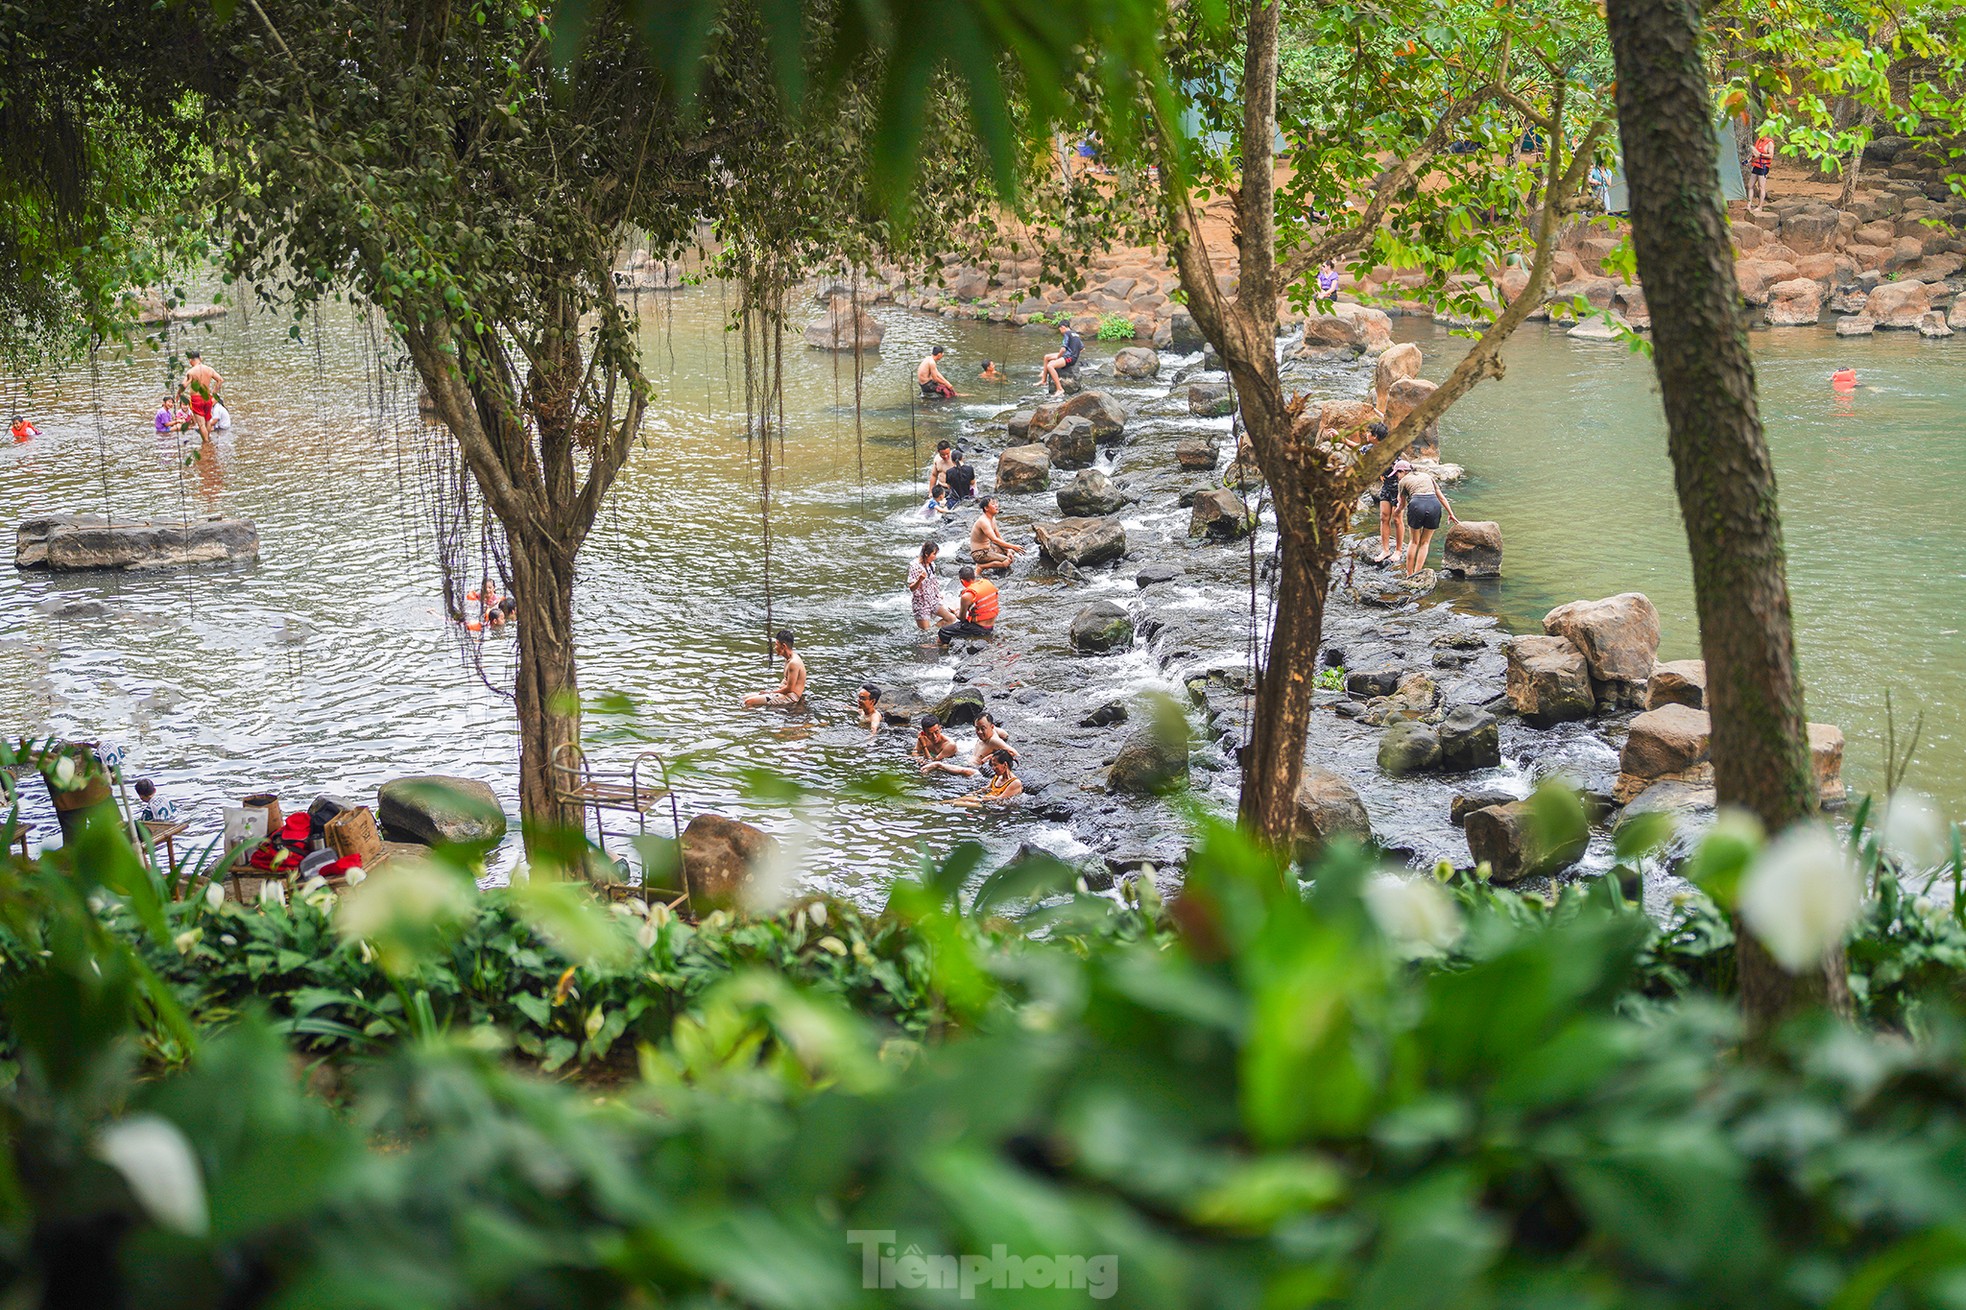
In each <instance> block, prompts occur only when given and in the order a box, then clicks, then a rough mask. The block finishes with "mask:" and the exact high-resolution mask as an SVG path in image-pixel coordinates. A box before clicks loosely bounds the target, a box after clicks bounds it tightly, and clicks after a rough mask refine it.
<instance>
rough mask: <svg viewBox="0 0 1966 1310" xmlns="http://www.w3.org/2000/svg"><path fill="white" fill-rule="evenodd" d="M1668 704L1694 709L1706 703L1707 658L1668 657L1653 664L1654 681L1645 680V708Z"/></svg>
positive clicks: (1656, 707)
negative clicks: (1680, 658) (1683, 658)
mask: <svg viewBox="0 0 1966 1310" xmlns="http://www.w3.org/2000/svg"><path fill="white" fill-rule="evenodd" d="M1667 705H1684V706H1686V707H1687V708H1689V709H1695V710H1703V709H1705V708H1706V707H1707V662H1706V661H1705V660H1668V661H1667V662H1666V663H1664V664H1660V665H1658V666H1656V667H1655V668H1653V670H1652V678H1651V681H1649V682H1647V683H1646V684H1645V708H1646V709H1648V710H1656V709H1660V708H1663V707H1664V706H1667Z"/></svg>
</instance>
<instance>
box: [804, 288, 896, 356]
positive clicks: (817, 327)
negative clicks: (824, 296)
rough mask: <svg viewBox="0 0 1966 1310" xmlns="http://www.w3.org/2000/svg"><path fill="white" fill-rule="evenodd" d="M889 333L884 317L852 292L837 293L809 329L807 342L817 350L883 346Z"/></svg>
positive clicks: (861, 348) (806, 332)
mask: <svg viewBox="0 0 1966 1310" xmlns="http://www.w3.org/2000/svg"><path fill="white" fill-rule="evenodd" d="M886 335H887V329H886V328H885V327H883V326H881V322H880V320H879V319H877V318H875V317H874V316H873V315H872V314H869V313H868V312H867V310H866V308H865V307H864V306H861V305H856V304H854V303H853V300H852V298H851V297H848V296H834V297H833V298H832V300H831V301H829V302H828V303H827V306H826V312H825V313H824V314H822V315H821V316H820V318H819V320H818V321H817V322H815V323H811V324H809V325H807V327H806V330H805V338H806V345H807V346H809V347H811V348H812V349H814V350H847V351H851V350H854V349H855V348H856V347H857V348H858V349H860V350H862V351H869V350H879V349H880V348H881V338H882V337H885V336H886Z"/></svg>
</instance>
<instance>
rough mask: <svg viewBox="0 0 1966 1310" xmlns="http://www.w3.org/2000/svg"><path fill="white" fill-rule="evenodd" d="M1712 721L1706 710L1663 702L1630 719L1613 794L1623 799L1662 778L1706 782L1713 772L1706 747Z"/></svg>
mask: <svg viewBox="0 0 1966 1310" xmlns="http://www.w3.org/2000/svg"><path fill="white" fill-rule="evenodd" d="M1712 734H1713V723H1712V721H1711V720H1710V719H1709V718H1708V717H1707V712H1706V711H1705V710H1696V709H1692V708H1690V707H1688V706H1685V705H1662V706H1660V707H1659V708H1658V709H1656V710H1647V711H1645V713H1643V714H1641V715H1639V716H1638V717H1637V718H1635V719H1633V720H1632V721H1631V729H1630V731H1629V732H1627V734H1626V736H1625V745H1624V749H1623V750H1622V751H1621V752H1619V755H1618V782H1617V785H1616V786H1615V787H1614V788H1613V789H1612V793H1611V794H1612V796H1613V797H1614V798H1615V799H1616V800H1617V801H1618V802H1619V803H1620V804H1623V803H1624V802H1625V801H1628V800H1630V799H1631V798H1632V797H1634V796H1636V795H1638V793H1640V792H1641V791H1644V790H1645V789H1646V788H1647V787H1649V786H1650V785H1652V784H1653V783H1654V782H1657V781H1659V780H1660V779H1662V778H1670V779H1673V780H1674V781H1677V782H1700V783H1704V782H1706V781H1707V780H1708V779H1709V778H1711V777H1712V776H1713V765H1712V763H1711V761H1710V760H1709V757H1708V754H1707V751H1708V746H1709V743H1710V740H1711V737H1712Z"/></svg>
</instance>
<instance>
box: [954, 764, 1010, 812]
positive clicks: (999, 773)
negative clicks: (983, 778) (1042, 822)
mask: <svg viewBox="0 0 1966 1310" xmlns="http://www.w3.org/2000/svg"><path fill="white" fill-rule="evenodd" d="M1011 763H1012V761H1011V757H1010V754H1009V752H1007V751H998V752H997V753H996V754H994V755H992V756H991V757H990V762H989V769H990V775H991V776H990V785H989V786H987V787H985V788H984V789H983V790H982V791H979V792H972V793H970V794H969V795H967V796H958V797H956V798H955V799H954V800H953V801H951V802H949V803H950V804H951V805H1005V804H1008V803H1009V802H1011V801H1014V800H1016V799H1017V798H1018V797H1019V796H1022V795H1023V794H1024V784H1023V782H1022V781H1020V780H1019V778H1018V777H1017V775H1016V774H1015V773H1012V772H1011V769H1010V766H1011Z"/></svg>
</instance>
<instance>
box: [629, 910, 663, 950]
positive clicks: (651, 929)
mask: <svg viewBox="0 0 1966 1310" xmlns="http://www.w3.org/2000/svg"><path fill="white" fill-rule="evenodd" d="M661 932H662V925H661V924H659V923H657V922H656V921H655V919H654V918H653V917H652V916H651V917H650V918H648V919H645V920H643V921H642V926H641V927H640V928H639V929H637V930H636V932H635V940H636V941H637V942H640V943H641V947H642V949H643V950H645V951H652V950H654V949H655V939H656V937H657V936H658V935H660V934H661Z"/></svg>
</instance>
